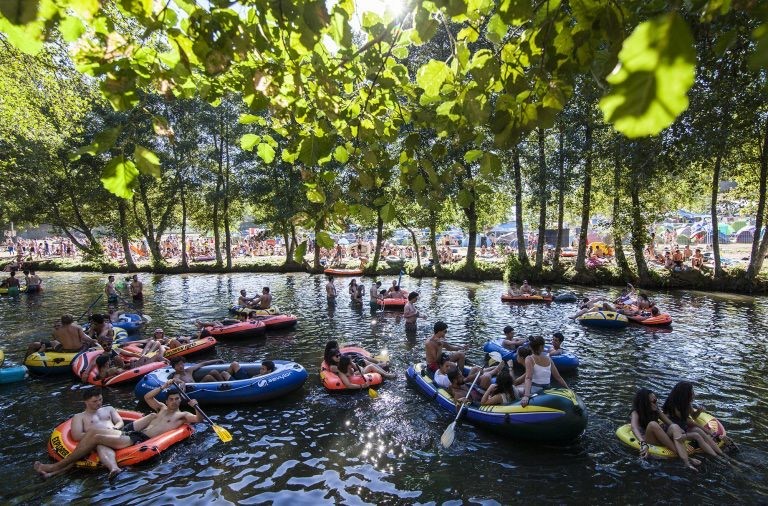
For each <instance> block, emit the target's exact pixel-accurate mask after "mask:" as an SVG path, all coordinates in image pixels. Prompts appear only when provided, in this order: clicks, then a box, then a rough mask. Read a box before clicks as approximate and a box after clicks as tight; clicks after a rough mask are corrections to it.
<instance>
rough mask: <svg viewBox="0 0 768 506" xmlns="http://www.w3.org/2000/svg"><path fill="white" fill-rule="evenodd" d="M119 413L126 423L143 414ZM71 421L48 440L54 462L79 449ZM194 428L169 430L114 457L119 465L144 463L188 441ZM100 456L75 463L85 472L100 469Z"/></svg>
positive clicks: (119, 451)
mask: <svg viewBox="0 0 768 506" xmlns="http://www.w3.org/2000/svg"><path fill="white" fill-rule="evenodd" d="M117 413H118V414H119V415H120V418H122V419H123V421H124V422H125V423H128V422H133V421H135V420H138V419H139V418H141V417H142V416H144V415H142V414H141V413H137V412H135V411H126V410H122V409H118V410H117ZM71 431H72V419H71V418H70V419H69V420H67V421H66V422H64V423H62V424H60V425H59V426H58V427H56V428H55V429H53V433H52V434H51V437H50V439H48V454H49V455H50V456H51V458H52V459H53V460H56V461H60V460H63V459H64V458H65V457H67V456H68V455H69V454H70V453H72V450H74V449H75V447H76V446H77V441H75V440H74V439H72V432H71ZM193 432H194V429H193V428H192V426H191V425H188V424H184V425H182V426H181V427H178V428H176V429H173V430H171V431H168V432H166V433H164V434H160V435H159V436H156V437H153V438H152V439H148V440H147V441H144V442H143V443H139V444H136V445H133V446H129V447H127V448H123V449H121V450H115V457H116V460H117V465H118V466H121V467H123V466H132V465H134V464H138V463H140V462H144V461H145V460H149V459H151V458H152V457H156V456H158V455H160V452H162V451H165V450H166V449H168V448H169V447H171V446H172V445H175V444H176V443H178V442H180V441H183V440H185V439H187V438H188V437H189V436H191V435H192V433H193ZM99 464H100V462H99V456H98V455H97V454H96V452H95V451H94V452H91V454H90V455H88V457H86V458H84V459H82V460H78V461H77V462H76V463H75V466H76V467H79V468H82V469H96V468H97V467H99Z"/></svg>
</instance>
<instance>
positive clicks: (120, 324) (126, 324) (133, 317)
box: [112, 313, 144, 334]
mask: <svg viewBox="0 0 768 506" xmlns="http://www.w3.org/2000/svg"><path fill="white" fill-rule="evenodd" d="M142 325H144V320H143V319H142V318H141V315H138V314H135V313H124V314H121V315H120V317H119V319H118V321H116V322H113V323H112V326H113V327H114V328H116V329H118V328H119V329H123V330H125V331H126V332H128V333H129V334H131V333H134V332H137V331H138V330H139V328H140V327H141V326H142Z"/></svg>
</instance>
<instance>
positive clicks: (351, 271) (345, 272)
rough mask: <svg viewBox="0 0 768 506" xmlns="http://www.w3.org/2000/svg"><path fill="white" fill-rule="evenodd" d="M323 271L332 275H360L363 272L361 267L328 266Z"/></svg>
mask: <svg viewBox="0 0 768 506" xmlns="http://www.w3.org/2000/svg"><path fill="white" fill-rule="evenodd" d="M323 272H324V273H326V274H331V275H333V276H361V275H362V274H363V269H334V268H330V267H329V268H328V269H325V270H324V271H323Z"/></svg>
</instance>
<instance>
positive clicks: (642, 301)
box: [637, 293, 654, 311]
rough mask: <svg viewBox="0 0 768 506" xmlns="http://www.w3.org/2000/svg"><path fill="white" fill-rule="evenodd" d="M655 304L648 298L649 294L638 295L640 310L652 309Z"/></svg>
mask: <svg viewBox="0 0 768 506" xmlns="http://www.w3.org/2000/svg"><path fill="white" fill-rule="evenodd" d="M653 305H654V304H653V302H651V299H649V298H648V295H647V294H645V293H641V294H640V295H638V296H637V309H638V310H639V311H650V309H651V308H652V307H653Z"/></svg>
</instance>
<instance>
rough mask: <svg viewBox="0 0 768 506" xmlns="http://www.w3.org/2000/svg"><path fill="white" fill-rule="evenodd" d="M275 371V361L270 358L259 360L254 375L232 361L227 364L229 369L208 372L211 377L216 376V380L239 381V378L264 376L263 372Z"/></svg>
mask: <svg viewBox="0 0 768 506" xmlns="http://www.w3.org/2000/svg"><path fill="white" fill-rule="evenodd" d="M274 371H275V363H274V362H272V361H271V360H264V361H262V362H261V367H260V368H259V374H257V375H256V376H253V375H251V374H249V373H248V372H246V370H245V369H243V368H242V367H240V363H239V362H236V361H233V362H232V363H231V364H229V369H227V370H226V371H211V372H210V373H209V374H210V376H211V377H213V378H216V381H239V380H245V379H250V378H253V377H259V376H264V375H265V374H269V373H271V372H274Z"/></svg>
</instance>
